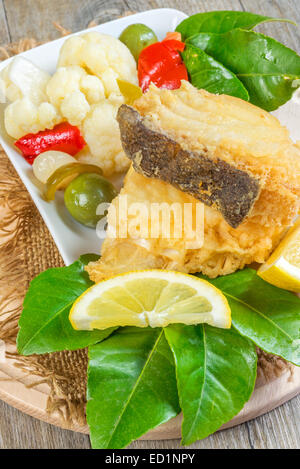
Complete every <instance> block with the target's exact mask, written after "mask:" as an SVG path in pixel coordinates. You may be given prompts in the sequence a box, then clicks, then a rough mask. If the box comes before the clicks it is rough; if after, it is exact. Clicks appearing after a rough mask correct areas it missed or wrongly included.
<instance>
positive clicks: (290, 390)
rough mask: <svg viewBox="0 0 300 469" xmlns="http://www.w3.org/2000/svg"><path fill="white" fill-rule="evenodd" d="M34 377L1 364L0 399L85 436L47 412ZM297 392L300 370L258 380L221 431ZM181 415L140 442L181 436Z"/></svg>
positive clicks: (41, 388)
mask: <svg viewBox="0 0 300 469" xmlns="http://www.w3.org/2000/svg"><path fill="white" fill-rule="evenodd" d="M34 383H37V378H36V377H32V376H27V375H26V374H24V372H22V371H21V370H20V369H18V368H16V367H15V366H14V362H13V360H11V359H6V360H5V361H4V362H0V399H2V400H3V401H5V402H6V403H8V404H9V405H11V406H13V407H15V408H17V409H19V410H21V411H22V412H25V413H26V414H28V415H31V416H32V417H35V418H37V419H40V420H43V421H44V422H47V423H50V424H53V425H56V426H58V427H61V428H65V429H68V430H73V431H76V432H81V433H86V434H87V433H88V432H89V431H88V427H87V426H80V425H68V424H67V423H66V422H64V421H63V420H62V418H61V417H60V416H59V415H58V414H51V415H49V414H48V413H47V411H46V406H47V398H48V394H49V388H48V386H47V385H46V384H37V385H35V386H34V387H29V386H31V385H32V384H34ZM299 393H300V368H297V367H293V368H291V369H288V368H287V369H286V370H285V371H284V372H283V373H282V374H281V376H279V377H277V378H273V379H272V380H269V381H266V380H264V379H260V380H258V381H257V383H256V388H255V391H254V393H253V395H252V397H251V399H250V401H249V402H248V403H247V404H246V405H245V407H244V409H243V410H242V411H241V412H240V414H239V415H237V416H236V417H235V418H234V419H233V420H232V421H231V422H228V423H227V424H226V425H224V426H223V427H222V429H225V428H230V427H233V426H235V425H239V424H241V423H243V422H246V421H248V420H251V419H254V418H256V417H258V416H260V415H263V414H265V413H266V412H269V411H271V410H273V409H275V408H276V407H278V406H279V405H281V404H283V403H284V402H287V401H288V400H290V399H292V398H293V397H295V396H296V395H297V394H299ZM180 426H181V416H178V417H176V418H175V419H173V420H171V421H169V422H167V423H165V424H164V425H161V426H160V427H158V428H156V429H154V430H152V431H150V432H149V433H148V434H147V435H145V436H144V437H142V439H143V440H167V439H175V438H180V437H181V432H180Z"/></svg>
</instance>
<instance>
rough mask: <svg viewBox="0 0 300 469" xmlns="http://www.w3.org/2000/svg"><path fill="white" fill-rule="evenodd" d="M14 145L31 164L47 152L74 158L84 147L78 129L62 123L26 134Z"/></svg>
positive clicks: (84, 143) (83, 141)
mask: <svg viewBox="0 0 300 469" xmlns="http://www.w3.org/2000/svg"><path fill="white" fill-rule="evenodd" d="M15 145H16V147H18V148H19V150H21V152H22V154H23V156H24V158H25V160H26V161H27V162H28V163H30V164H33V162H34V159H35V158H36V157H37V156H38V155H40V154H41V153H44V152H45V151H49V150H55V151H63V152H65V153H69V155H72V156H74V155H76V153H78V152H79V151H80V150H82V148H84V147H85V145H86V142H85V140H84V138H83V137H82V135H81V134H80V130H79V129H78V127H75V126H74V125H71V124H69V123H68V122H62V123H61V124H58V125H56V126H55V127H54V128H53V129H52V130H48V129H47V130H43V131H41V132H38V133H37V134H27V135H25V136H24V137H21V138H20V139H19V140H18V141H17V142H15Z"/></svg>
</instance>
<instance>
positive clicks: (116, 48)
mask: <svg viewBox="0 0 300 469" xmlns="http://www.w3.org/2000/svg"><path fill="white" fill-rule="evenodd" d="M70 65H79V66H80V67H82V68H84V69H85V70H86V71H87V72H88V73H89V74H91V75H96V76H97V77H98V78H100V79H101V81H102V83H103V86H104V89H105V96H106V97H107V98H108V97H109V96H110V95H111V93H117V94H118V93H119V87H118V84H117V81H116V80H117V79H118V78H120V79H122V80H125V81H129V82H130V83H133V84H136V85H138V79H137V71H136V62H135V59H134V57H133V55H132V54H131V52H130V50H129V49H128V48H127V47H126V46H125V45H124V44H123V43H122V42H121V41H119V40H118V39H116V38H114V37H112V36H108V35H106V34H100V33H98V32H90V33H87V34H83V35H81V36H73V37H71V38H69V39H67V40H66V41H65V43H64V45H63V46H62V48H61V51H60V56H59V60H58V66H59V67H66V66H70Z"/></svg>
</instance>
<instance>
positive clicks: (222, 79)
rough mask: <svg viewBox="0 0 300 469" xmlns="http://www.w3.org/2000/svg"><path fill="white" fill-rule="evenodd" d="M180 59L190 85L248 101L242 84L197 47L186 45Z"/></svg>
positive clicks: (247, 95)
mask: <svg viewBox="0 0 300 469" xmlns="http://www.w3.org/2000/svg"><path fill="white" fill-rule="evenodd" d="M182 58H183V61H184V63H185V66H186V68H187V71H188V73H189V76H190V81H191V83H192V85H194V86H195V87H196V88H199V89H204V90H207V91H209V92H210V93H214V94H227V95H230V96H236V97H237V98H241V99H244V100H245V101H249V94H248V91H247V90H246V88H245V87H244V85H243V83H242V82H241V81H240V80H239V79H238V78H237V77H236V75H235V74H234V73H232V72H230V70H227V68H225V67H224V66H223V65H222V64H220V63H219V62H217V61H216V60H214V59H213V58H212V57H210V56H209V55H207V54H206V53H205V52H204V51H202V50H201V49H199V47H194V46H192V45H191V44H187V46H186V48H185V50H184V52H183V53H182Z"/></svg>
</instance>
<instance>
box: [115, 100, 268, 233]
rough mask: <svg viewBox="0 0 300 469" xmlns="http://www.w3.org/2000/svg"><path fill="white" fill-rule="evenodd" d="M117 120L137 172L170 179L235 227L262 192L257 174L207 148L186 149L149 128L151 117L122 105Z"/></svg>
mask: <svg viewBox="0 0 300 469" xmlns="http://www.w3.org/2000/svg"><path fill="white" fill-rule="evenodd" d="M117 120H118V122H119V126H120V131H121V140H122V145H123V148H124V151H125V152H126V154H127V156H128V157H129V158H130V159H131V160H132V161H133V167H134V169H135V170H136V171H137V172H138V173H140V174H142V175H144V176H147V177H151V178H156V179H161V180H163V181H165V182H168V183H170V184H172V185H173V186H174V187H176V188H178V189H180V190H182V191H183V192H187V193H188V194H190V195H192V196H193V197H195V198H196V199H198V200H200V201H201V202H203V203H205V204H206V205H208V206H212V207H214V208H216V209H217V210H219V211H220V212H221V214H222V215H223V217H224V219H225V220H226V221H227V223H228V224H229V225H230V226H232V227H233V228H237V227H238V226H239V225H240V224H241V223H242V222H243V220H244V219H245V218H246V217H247V215H248V214H249V212H250V211H251V209H252V207H253V204H254V202H255V201H256V200H257V198H258V196H259V193H260V184H259V180H258V179H256V178H255V177H254V176H252V175H250V174H249V173H248V172H246V171H241V170H239V169H237V168H235V167H233V166H232V165H230V164H228V163H227V162H225V161H223V160H221V159H219V158H213V157H212V156H211V155H210V152H209V151H208V150H207V149H204V150H203V151H199V152H193V151H187V150H184V149H183V148H182V147H181V145H180V144H179V143H177V142H176V141H175V140H172V139H171V138H169V137H168V136H166V135H164V134H163V133H161V132H159V131H156V130H152V129H151V128H149V120H148V119H143V118H142V117H141V116H140V114H139V113H138V112H137V111H135V110H134V109H133V108H131V107H129V106H126V105H122V106H121V107H120V109H119V112H118V116H117Z"/></svg>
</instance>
